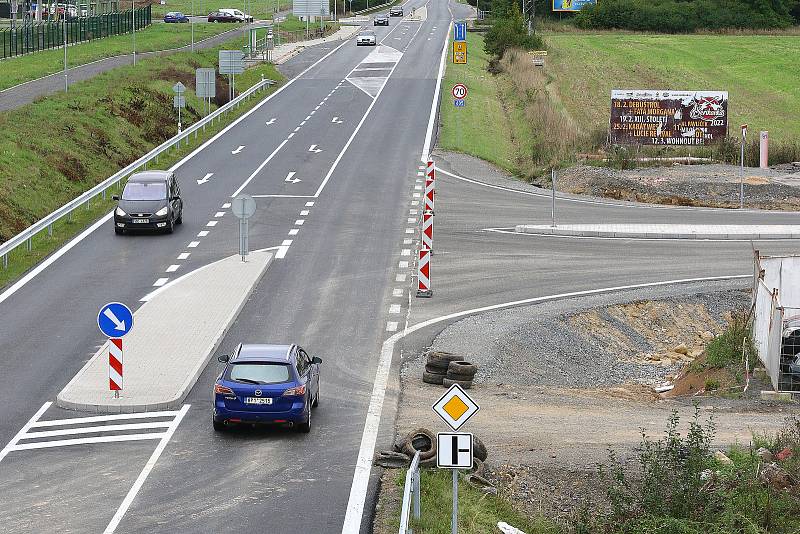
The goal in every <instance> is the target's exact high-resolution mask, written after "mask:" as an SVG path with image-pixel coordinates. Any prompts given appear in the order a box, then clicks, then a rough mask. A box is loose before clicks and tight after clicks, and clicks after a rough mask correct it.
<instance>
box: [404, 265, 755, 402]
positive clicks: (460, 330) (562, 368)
mask: <svg viewBox="0 0 800 534" xmlns="http://www.w3.org/2000/svg"><path fill="white" fill-rule="evenodd" d="M747 283H748V281H742V280H738V281H725V282H715V283H711V284H709V283H705V284H686V285H678V286H669V287H663V288H655V289H653V288H648V289H646V290H631V291H623V292H619V293H614V294H609V295H597V296H594V297H589V298H581V299H579V300H573V299H567V300H560V301H555V302H547V303H542V304H537V305H533V306H526V307H520V308H512V309H508V310H500V311H496V312H490V313H485V314H481V315H477V316H471V317H467V318H465V319H463V320H461V321H459V322H457V323H454V324H452V325H450V326H449V327H447V328H446V329H445V330H443V331H442V332H441V333H440V334H439V335H438V336H437V337H436V339H435V340H434V342H433V346H432V348H433V349H435V350H443V351H449V352H454V353H458V354H463V355H464V356H465V357H466V359H467V360H469V361H471V362H473V363H477V364H478V366H479V370H478V373H477V374H476V375H475V380H474V382H475V384H477V385H480V384H510V385H533V386H556V387H567V388H586V389H589V388H598V387H613V386H619V385H622V384H626V383H632V382H633V383H639V384H645V385H654V384H657V383H660V382H663V381H664V380H665V379H666V377H667V375H674V374H675V373H676V372H677V371H678V370H679V369H680V367H681V365H682V364H681V363H675V364H673V365H653V364H652V363H643V362H641V361H639V360H637V359H636V358H635V357H634V356H635V355H636V354H638V352H644V353H647V352H650V351H652V350H654V348H653V346H652V344H651V343H650V342H648V340H646V339H644V338H643V337H642V336H640V335H639V334H638V333H636V332H630V338H631V339H633V340H635V341H636V342H637V343H638V344H639V345H640V346H639V347H638V349H639V350H638V351H637V350H635V348H634V350H632V351H631V357H630V358H625V357H624V355H621V354H620V353H619V351H612V350H609V348H608V344H607V343H603V342H600V341H593V340H592V339H591V337H590V336H586V335H585V334H584V333H582V332H580V331H579V330H577V329H576V328H575V326H574V325H573V324H572V323H571V318H573V317H574V316H575V315H576V314H580V313H581V312H583V311H587V310H593V309H598V308H604V307H607V306H612V305H616V304H622V303H628V302H635V301H640V300H659V301H664V303H666V304H667V305H669V306H674V307H677V306H679V305H681V304H682V303H687V302H693V303H700V304H702V305H704V306H705V308H706V309H707V310H708V313H709V315H711V316H712V317H715V318H716V319H717V320H718V321H719V322H720V323H723V321H724V320H723V318H722V317H723V314H724V313H725V312H727V311H730V310H731V309H733V308H735V307H739V306H743V305H746V304H747V303H748V302H749V297H748V295H747V294H746V293H745V292H744V291H742V289H743V288H745V287H746V286H747ZM608 319H609V320H611V321H614V320H616V319H615V318H614V317H611V316H608ZM617 322H619V321H617ZM621 328H622V329H624V328H626V327H625V326H621ZM668 341H671V340H668ZM424 364H425V362H424V358H423V357H421V356H420V355H417V356H415V357H414V358H412V359H409V360H407V361H405V362H404V365H403V368H402V370H401V373H402V376H403V377H404V378H405V377H418V376H420V375H421V373H422V370H423V368H424Z"/></svg>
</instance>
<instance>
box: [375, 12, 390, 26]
mask: <svg viewBox="0 0 800 534" xmlns="http://www.w3.org/2000/svg"><path fill="white" fill-rule="evenodd" d="M372 25H373V26H388V25H389V15H387V14H386V13H381V14H379V15H375V19H373V21H372Z"/></svg>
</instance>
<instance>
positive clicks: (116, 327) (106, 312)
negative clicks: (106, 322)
mask: <svg viewBox="0 0 800 534" xmlns="http://www.w3.org/2000/svg"><path fill="white" fill-rule="evenodd" d="M103 315H105V316H106V317H108V318H109V319H110V320H111V322H112V323H114V330H119V331H121V332H124V331H125V321H120V320H119V319H117V316H116V315H114V312H112V311H111V308H106V309H105V310H103Z"/></svg>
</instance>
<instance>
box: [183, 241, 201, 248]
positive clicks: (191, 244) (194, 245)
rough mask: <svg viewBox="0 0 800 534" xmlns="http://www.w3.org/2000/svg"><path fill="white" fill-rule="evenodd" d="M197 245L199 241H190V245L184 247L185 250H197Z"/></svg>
mask: <svg viewBox="0 0 800 534" xmlns="http://www.w3.org/2000/svg"><path fill="white" fill-rule="evenodd" d="M199 244H200V241H192V242H191V243H189V244H188V245H186V247H187V248H197V245H199Z"/></svg>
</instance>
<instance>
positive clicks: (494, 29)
mask: <svg viewBox="0 0 800 534" xmlns="http://www.w3.org/2000/svg"><path fill="white" fill-rule="evenodd" d="M543 47H544V43H543V41H542V38H541V37H539V36H538V35H528V31H527V28H526V27H525V20H524V19H523V18H522V13H521V12H520V10H519V6H518V5H517V4H511V5H510V6H503V5H498V6H497V7H496V10H495V12H494V13H493V17H492V26H491V28H489V31H488V32H486V37H485V38H484V44H483V48H484V50H486V53H487V54H491V55H493V56H496V57H498V58H502V57H503V54H505V52H506V50H508V49H509V48H524V49H526V50H534V49H542V48H543Z"/></svg>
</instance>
